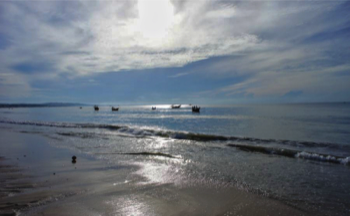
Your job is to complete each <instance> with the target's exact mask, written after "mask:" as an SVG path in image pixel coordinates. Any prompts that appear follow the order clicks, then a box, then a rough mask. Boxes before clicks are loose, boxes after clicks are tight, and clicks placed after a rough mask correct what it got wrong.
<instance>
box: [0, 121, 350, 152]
mask: <svg viewBox="0 0 350 216" xmlns="http://www.w3.org/2000/svg"><path fill="white" fill-rule="evenodd" d="M0 123H5V124H16V125H32V126H43V127H58V128H87V129H106V130H112V131H117V132H119V133H124V134H131V135H133V136H136V137H141V138H142V137H147V136H159V137H164V138H172V139H179V140H193V141H200V142H209V141H236V142H249V143H259V144H260V143H261V144H270V143H277V144H282V145H288V146H295V147H301V146H302V147H327V148H336V149H338V148H342V149H344V150H345V149H346V150H349V151H350V146H348V145H342V144H336V143H326V142H311V141H293V140H279V139H259V138H251V137H236V136H222V135H211V134H200V133H191V132H182V131H171V130H162V129H149V128H140V127H136V126H135V127H129V126H123V125H113V124H93V123H66V122H35V121H11V120H0ZM58 134H59V135H63V136H77V137H83V138H89V137H92V134H89V133H85V132H84V133H82V132H79V133H78V132H69V133H62V132H59V133H58Z"/></svg>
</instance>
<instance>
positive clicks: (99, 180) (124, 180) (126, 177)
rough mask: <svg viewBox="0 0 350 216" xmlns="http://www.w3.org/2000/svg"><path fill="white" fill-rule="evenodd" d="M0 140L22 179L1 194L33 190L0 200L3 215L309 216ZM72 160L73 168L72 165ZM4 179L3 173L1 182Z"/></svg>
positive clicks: (39, 142)
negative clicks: (73, 162) (157, 180)
mask: <svg viewBox="0 0 350 216" xmlns="http://www.w3.org/2000/svg"><path fill="white" fill-rule="evenodd" d="M0 135H1V138H0V141H1V146H0V150H1V155H0V156H2V157H4V156H5V158H6V160H1V161H0V164H2V165H4V164H9V165H11V166H12V169H16V171H17V173H18V174H20V176H16V177H14V178H12V179H11V181H9V180H6V181H5V183H6V184H2V185H3V186H1V187H2V188H1V190H3V187H5V186H6V185H11V183H16V182H17V183H18V182H21V181H23V185H32V186H31V187H29V186H28V187H22V188H21V187H17V189H18V191H16V193H13V194H11V195H10V196H4V197H1V199H0V213H1V214H2V213H6V214H8V215H11V214H12V215H16V214H17V215H18V214H19V213H21V214H22V213H24V214H26V215H38V214H49V215H67V214H69V215H86V214H102V215H112V214H113V215H131V214H134V215H278V214H282V215H308V213H306V212H302V211H300V210H297V209H295V208H293V207H290V206H287V205H286V204H283V203H281V202H280V201H277V200H272V199H269V198H266V197H263V196H258V195H255V194H251V193H248V192H245V191H242V190H239V189H237V188H232V187H229V188H207V187H203V186H191V187H186V186H185V187H176V186H175V185H173V184H154V183H150V182H148V180H147V179H146V177H144V176H140V175H138V174H135V172H136V171H137V170H138V169H141V168H136V167H135V166H125V165H118V164H108V163H107V162H106V161H103V160H98V159H96V158H93V157H92V156H89V155H86V154H84V153H80V152H79V151H78V150H77V151H73V150H71V149H66V148H58V147H55V146H52V145H51V144H50V143H49V142H50V138H47V137H43V136H41V135H40V134H22V133H18V132H9V131H7V130H3V129H1V130H0ZM9 143H10V144H11V145H9ZM6 144H7V145H6ZM3 154H6V155H3ZM24 155H25V156H24ZM73 155H76V156H77V163H76V164H72V162H71V157H72V156H73ZM17 158H18V160H17ZM3 176H5V177H3ZM7 176H9V175H8V173H4V172H1V179H3V178H6V177H7ZM13 209H14V210H13ZM5 210H6V212H5ZM9 210H11V211H12V212H10V211H9Z"/></svg>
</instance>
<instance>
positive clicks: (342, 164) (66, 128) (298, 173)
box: [0, 103, 350, 215]
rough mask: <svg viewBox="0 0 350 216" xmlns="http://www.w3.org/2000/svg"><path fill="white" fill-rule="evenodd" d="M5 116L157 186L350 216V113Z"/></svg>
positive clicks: (0, 121)
mask: <svg viewBox="0 0 350 216" xmlns="http://www.w3.org/2000/svg"><path fill="white" fill-rule="evenodd" d="M151 107H152V106H129V107H128V106H121V107H120V110H119V111H118V112H112V111H111V107H109V106H101V107H100V111H98V112H96V111H94V110H93V107H88V106H86V107H83V108H82V109H79V107H60V108H55V107H51V108H16V109H0V128H3V129H6V130H13V131H18V132H24V133H38V134H42V135H44V136H47V137H50V138H52V144H53V145H56V146H59V147H64V148H72V149H75V150H78V151H81V152H83V153H86V154H89V155H92V156H94V157H96V158H98V159H101V160H106V161H107V162H108V163H116V164H130V165H137V166H139V167H141V168H140V169H139V170H137V171H136V172H137V174H139V175H141V176H144V177H145V179H146V181H147V182H148V183H152V184H154V183H158V184H163V183H170V184H174V185H176V186H178V187H191V186H192V185H202V186H204V187H214V188H216V187H220V188H225V187H236V188H239V189H241V190H245V191H248V192H249V193H254V194H259V195H260V196H265V197H266V198H271V199H276V200H279V201H281V202H283V203H286V204H288V205H291V206H294V207H297V208H299V209H301V210H304V211H306V212H312V213H316V214H318V215H349V214H350V183H349V182H350V104H349V103H333V104H332V103H328V104H288V105H232V106H202V109H201V112H200V113H199V114H198V113H192V112H191V109H190V106H186V105H183V106H182V107H181V109H171V108H170V105H157V109H156V110H153V111H152V110H151Z"/></svg>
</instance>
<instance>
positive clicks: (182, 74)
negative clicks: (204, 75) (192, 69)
mask: <svg viewBox="0 0 350 216" xmlns="http://www.w3.org/2000/svg"><path fill="white" fill-rule="evenodd" d="M186 75H188V73H178V74H175V75H172V76H169V77H170V78H178V77H182V76H186Z"/></svg>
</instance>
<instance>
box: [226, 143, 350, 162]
mask: <svg viewBox="0 0 350 216" xmlns="http://www.w3.org/2000/svg"><path fill="white" fill-rule="evenodd" d="M227 146H229V147H235V148H238V149H240V150H243V151H249V152H259V153H263V154H274V155H280V156H285V157H290V158H303V159H308V160H316V161H322V162H330V163H338V164H345V165H350V157H340V156H335V155H328V154H320V153H315V152H307V151H298V150H292V149H283V148H270V147H264V146H252V145H240V144H228V145H227Z"/></svg>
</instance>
